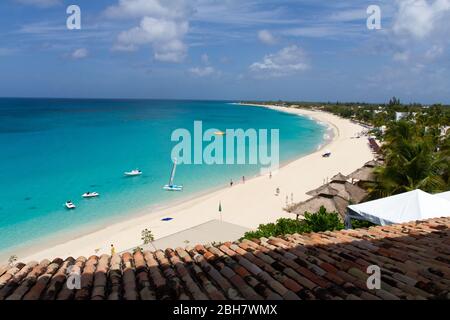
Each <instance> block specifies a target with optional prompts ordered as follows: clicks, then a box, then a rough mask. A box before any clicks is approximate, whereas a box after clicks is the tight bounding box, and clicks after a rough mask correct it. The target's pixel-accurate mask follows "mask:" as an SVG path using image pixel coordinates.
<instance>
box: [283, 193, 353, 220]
mask: <svg viewBox="0 0 450 320" xmlns="http://www.w3.org/2000/svg"><path fill="white" fill-rule="evenodd" d="M348 205H349V202H348V201H347V200H345V199H343V198H341V197H338V196H325V195H321V196H316V197H313V198H311V199H308V200H306V201H304V202H300V203H298V204H296V205H293V206H291V207H289V208H287V209H286V210H287V211H288V212H290V213H293V214H295V215H297V218H298V217H299V216H303V215H304V214H305V212H310V213H316V212H318V211H319V210H320V208H321V207H324V208H325V209H326V210H327V211H328V212H338V213H339V214H340V215H341V216H344V215H345V212H346V208H347V206H348Z"/></svg>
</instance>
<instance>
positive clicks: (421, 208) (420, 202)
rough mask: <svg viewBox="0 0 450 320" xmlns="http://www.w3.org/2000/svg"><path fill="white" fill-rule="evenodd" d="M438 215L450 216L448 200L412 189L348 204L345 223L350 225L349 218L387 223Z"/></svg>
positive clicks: (423, 218) (449, 202) (429, 217)
mask: <svg viewBox="0 0 450 320" xmlns="http://www.w3.org/2000/svg"><path fill="white" fill-rule="evenodd" d="M438 217H450V201H448V200H445V199H443V198H441V197H438V196H435V195H432V194H429V193H426V192H424V191H422V190H414V191H410V192H406V193H402V194H398V195H395V196H391V197H387V198H383V199H378V200H374V201H369V202H365V203H361V204H357V205H351V206H348V207H347V216H346V225H347V227H351V223H350V219H357V220H366V221H370V222H372V223H375V224H378V225H389V224H393V223H405V222H410V221H416V220H425V219H431V218H438Z"/></svg>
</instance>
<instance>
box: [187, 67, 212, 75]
mask: <svg viewBox="0 0 450 320" xmlns="http://www.w3.org/2000/svg"><path fill="white" fill-rule="evenodd" d="M189 72H190V73H192V74H193V75H195V76H197V77H207V76H211V75H213V74H216V69H214V68H213V67H211V66H207V67H195V68H191V69H189Z"/></svg>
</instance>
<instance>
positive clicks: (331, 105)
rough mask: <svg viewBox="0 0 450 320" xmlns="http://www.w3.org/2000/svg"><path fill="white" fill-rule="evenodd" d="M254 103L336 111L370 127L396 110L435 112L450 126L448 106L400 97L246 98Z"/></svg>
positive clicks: (419, 114)
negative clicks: (357, 99)
mask: <svg viewBox="0 0 450 320" xmlns="http://www.w3.org/2000/svg"><path fill="white" fill-rule="evenodd" d="M246 103H255V104H267V105H270V104H276V105H281V106H286V107H296V108H303V109H320V110H323V111H327V112H330V113H333V114H335V115H338V116H340V117H343V118H347V119H352V120H355V121H358V122H361V123H364V124H367V125H371V126H374V127H381V126H383V125H387V124H388V123H389V122H391V121H394V120H395V113H396V112H405V113H407V114H409V118H412V117H413V115H414V114H416V115H415V117H416V118H422V119H426V120H427V121H428V122H429V123H436V122H434V121H435V120H436V119H437V118H436V116H437V115H439V122H440V124H441V125H446V126H450V106H448V105H441V104H433V105H429V106H424V105H422V104H420V103H410V104H402V103H401V101H400V99H399V98H397V97H392V98H391V99H390V100H389V102H388V103H365V102H339V101H337V102H304V101H303V102H302V101H265V102H261V101H259V102H258V101H246Z"/></svg>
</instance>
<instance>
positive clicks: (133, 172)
mask: <svg viewBox="0 0 450 320" xmlns="http://www.w3.org/2000/svg"><path fill="white" fill-rule="evenodd" d="M124 174H125V175H126V176H127V177H135V176H140V175H141V174H142V171H141V170H138V169H135V170H131V171H128V172H124Z"/></svg>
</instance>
